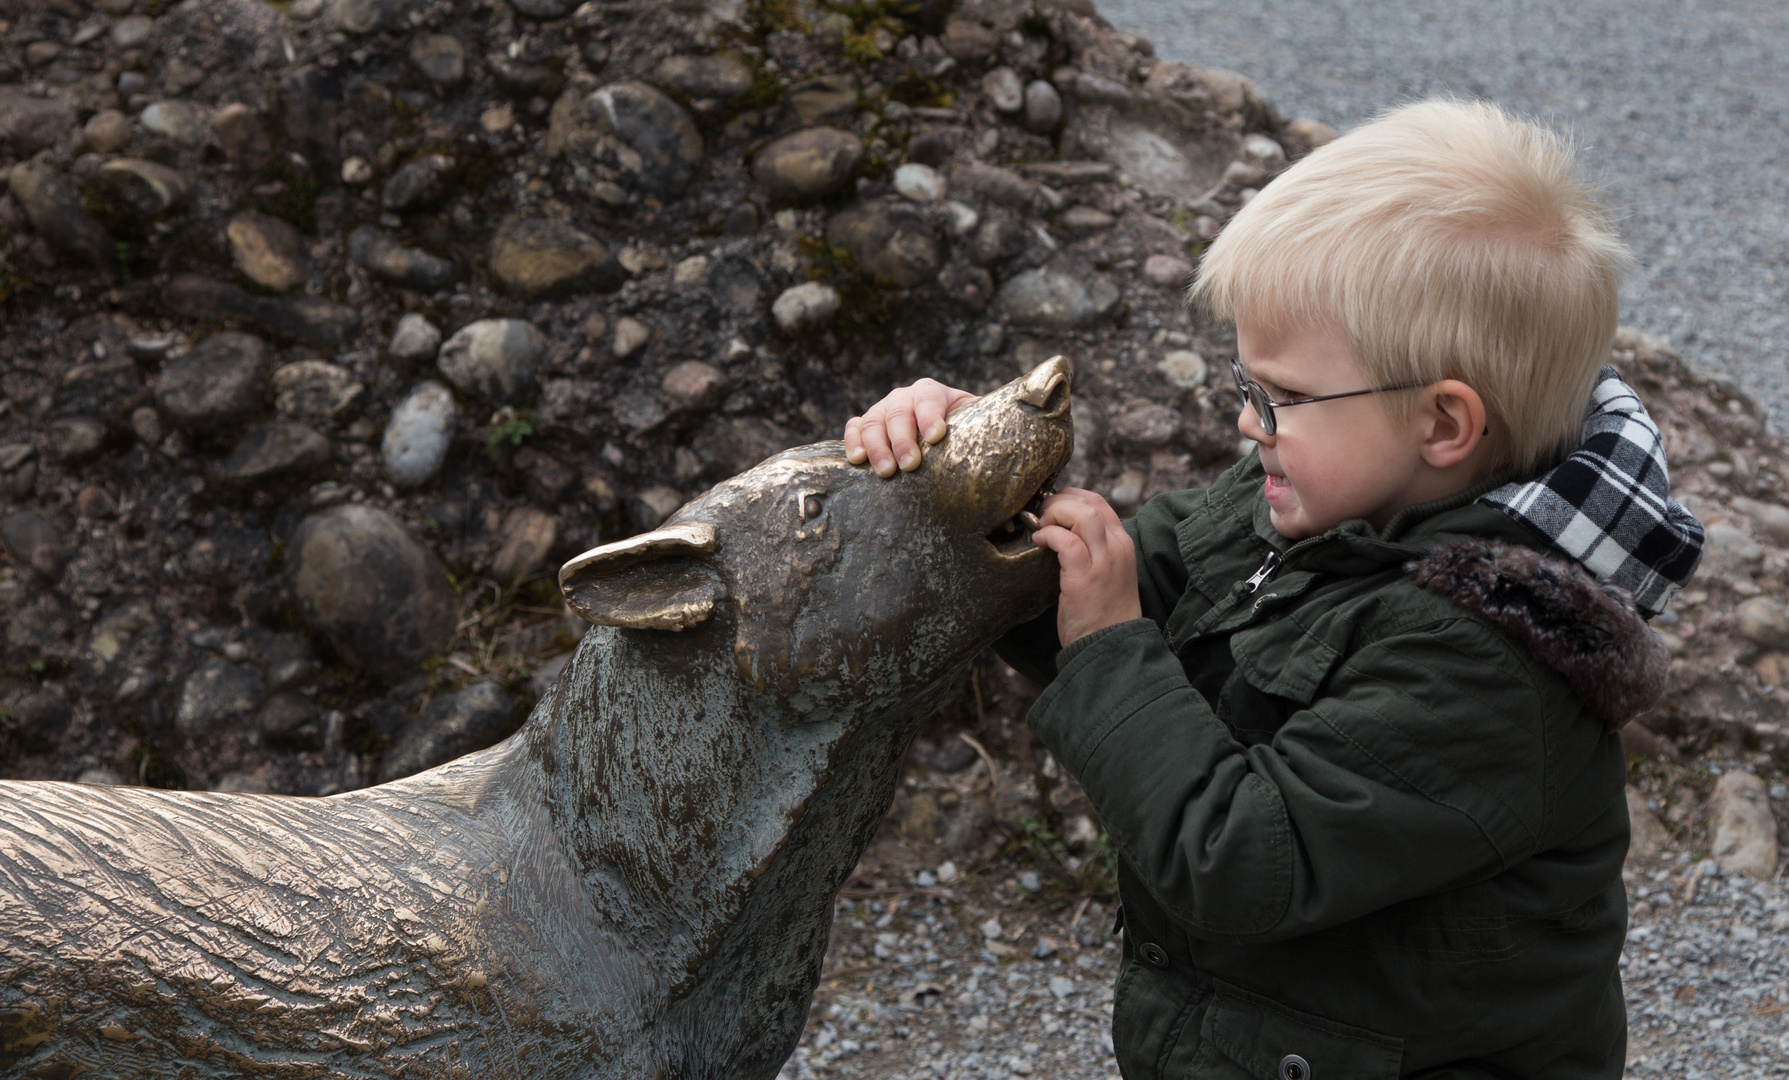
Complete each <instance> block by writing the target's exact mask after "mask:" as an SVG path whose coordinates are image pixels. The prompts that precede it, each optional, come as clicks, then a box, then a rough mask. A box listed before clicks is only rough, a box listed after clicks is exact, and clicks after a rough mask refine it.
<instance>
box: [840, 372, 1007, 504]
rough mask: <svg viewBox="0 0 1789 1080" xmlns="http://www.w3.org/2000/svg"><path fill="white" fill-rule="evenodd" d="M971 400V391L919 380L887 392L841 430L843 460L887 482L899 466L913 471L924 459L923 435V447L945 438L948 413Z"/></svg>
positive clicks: (934, 380) (936, 381)
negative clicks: (866, 466) (865, 465)
mask: <svg viewBox="0 0 1789 1080" xmlns="http://www.w3.org/2000/svg"><path fill="white" fill-rule="evenodd" d="M974 400H975V395H974V394H971V393H970V392H969V391H967V390H956V389H952V388H951V387H948V386H946V385H944V384H943V383H941V382H939V381H938V380H936V379H921V380H919V381H918V382H916V383H914V384H913V385H912V386H903V387H901V388H900V389H898V390H893V391H890V393H889V395H888V396H887V397H885V398H883V399H882V400H881V401H878V402H876V404H874V405H871V406H870V408H869V411H867V412H865V413H864V414H863V415H862V416H853V417H852V418H851V420H850V422H849V423H847V424H846V425H845V460H846V461H849V462H850V463H851V464H853V465H862V464H863V463H864V462H866V461H867V462H869V463H870V467H871V468H873V469H875V470H876V475H877V476H880V477H882V478H883V479H885V480H886V479H887V478H889V477H891V476H893V475H894V474H895V466H896V464H897V463H898V464H899V466H900V468H901V469H902V471H904V472H912V471H913V470H914V469H917V468H919V463H920V461H921V460H922V458H923V457H924V454H925V452H924V450H922V449H921V447H920V443H919V440H920V438H921V437H922V435H923V437H924V439H925V442H926V445H927V446H930V445H931V444H933V443H935V442H937V441H938V440H940V439H942V438H944V433H945V431H946V430H948V426H947V425H946V423H945V419H944V418H945V416H946V414H948V413H949V412H950V411H951V410H952V409H954V408H956V407H957V406H958V405H961V404H962V403H963V402H965V401H974Z"/></svg>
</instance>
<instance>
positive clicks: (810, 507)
mask: <svg viewBox="0 0 1789 1080" xmlns="http://www.w3.org/2000/svg"><path fill="white" fill-rule="evenodd" d="M825 511H826V496H825V495H824V494H821V493H820V492H815V493H813V494H811V495H803V496H802V497H801V520H803V521H812V520H814V519H815V518H817V517H819V516H820V515H821V514H822V513H824V512H825Z"/></svg>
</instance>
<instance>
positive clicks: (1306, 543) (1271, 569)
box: [1243, 536, 1325, 611]
mask: <svg viewBox="0 0 1789 1080" xmlns="http://www.w3.org/2000/svg"><path fill="white" fill-rule="evenodd" d="M1324 539H1325V537H1324V536H1311V537H1306V538H1305V539H1303V540H1300V541H1299V542H1298V543H1296V544H1293V545H1292V546H1291V547H1289V548H1287V549H1286V553H1285V554H1284V555H1282V554H1280V553H1279V552H1277V551H1270V552H1268V553H1267V558H1266V559H1264V560H1262V562H1261V569H1259V570H1257V571H1255V573H1254V576H1253V577H1251V578H1249V579H1248V580H1247V581H1245V582H1243V584H1244V585H1247V586H1248V591H1249V592H1250V593H1251V594H1252V593H1254V592H1257V591H1259V590H1260V588H1261V586H1263V585H1265V584H1267V583H1268V582H1269V581H1271V580H1273V576H1274V575H1275V574H1277V573H1279V572H1280V568H1281V567H1283V566H1285V565H1286V560H1287V559H1289V558H1291V557H1292V556H1294V555H1296V554H1298V553H1299V552H1300V551H1303V550H1304V549H1305V548H1308V547H1315V546H1317V545H1318V544H1321V543H1322V542H1323V541H1324ZM1272 597H1273V594H1272V593H1268V594H1267V595H1266V596H1263V597H1261V598H1260V599H1259V600H1256V601H1255V610H1256V611H1260V610H1261V605H1262V604H1264V603H1266V602H1267V601H1268V600H1270V599H1272Z"/></svg>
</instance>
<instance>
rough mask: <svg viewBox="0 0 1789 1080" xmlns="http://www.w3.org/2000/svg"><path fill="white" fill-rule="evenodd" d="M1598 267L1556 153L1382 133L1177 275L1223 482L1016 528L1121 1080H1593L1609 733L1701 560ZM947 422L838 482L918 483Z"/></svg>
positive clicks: (1617, 914)
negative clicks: (1115, 854) (1106, 852)
mask: <svg viewBox="0 0 1789 1080" xmlns="http://www.w3.org/2000/svg"><path fill="white" fill-rule="evenodd" d="M1626 261H1627V257H1626V254H1625V252H1624V250H1623V248H1622V246H1621V243H1620V241H1619V240H1618V239H1617V238H1616V236H1615V234H1614V231H1613V229H1612V227H1611V225H1610V223H1609V220H1608V218H1607V216H1606V215H1605V214H1604V212H1603V211H1602V210H1600V209H1599V207H1598V204H1597V201H1596V193H1595V191H1594V190H1593V189H1591V188H1590V187H1588V186H1587V185H1586V184H1584V183H1583V182H1581V181H1579V180H1578V179H1576V178H1575V176H1574V175H1573V171H1572V160H1571V154H1570V151H1569V149H1568V148H1566V147H1564V146H1563V145H1562V144H1561V143H1560V141H1559V140H1558V139H1556V138H1555V137H1554V136H1552V135H1551V134H1550V133H1548V132H1546V131H1545V130H1543V129H1540V128H1537V127H1535V126H1533V125H1530V124H1526V123H1522V122H1519V121H1516V120H1514V119H1511V118H1510V117H1508V116H1507V115H1505V114H1504V113H1502V112H1501V111H1499V110H1498V109H1496V108H1495V107H1493V106H1490V105H1485V104H1469V103H1462V102H1451V101H1442V102H1426V103H1422V104H1417V105H1411V106H1407V107H1405V108H1402V109H1398V110H1396V111H1393V112H1391V113H1389V114H1387V115H1386V116H1385V117H1383V118H1382V119H1380V120H1378V121H1376V122H1374V123H1371V124H1368V125H1365V126H1363V127H1361V128H1358V129H1356V130H1354V131H1352V132H1350V133H1349V134H1347V135H1345V136H1343V137H1342V138H1340V139H1338V140H1337V141H1335V142H1334V143H1332V144H1330V145H1329V146H1327V147H1324V148H1322V149H1320V150H1318V151H1316V152H1315V153H1313V154H1311V155H1310V156H1308V157H1306V158H1305V159H1303V160H1302V161H1300V162H1299V163H1298V164H1296V165H1294V166H1293V167H1292V168H1291V169H1289V170H1287V172H1286V173H1284V174H1283V175H1282V176H1281V177H1279V178H1278V179H1277V180H1275V181H1274V182H1273V183H1272V184H1271V185H1269V186H1268V187H1267V188H1265V189H1264V190H1263V191H1262V192H1261V194H1260V195H1259V196H1258V197H1257V198H1255V199H1254V200H1253V201H1252V202H1251V203H1249V205H1248V206H1246V207H1245V208H1244V209H1243V210H1242V211H1241V212H1240V213H1239V214H1237V215H1236V217H1235V218H1234V219H1232V221H1231V222H1230V223H1229V225H1228V226H1227V227H1226V229H1225V231H1224V233H1223V235H1222V236H1221V237H1220V238H1219V239H1218V240H1217V242H1216V243H1214V244H1213V245H1212V247H1211V249H1210V250H1209V251H1208V252H1207V253H1206V255H1205V258H1204V260H1203V263H1202V265H1201V267H1200V272H1199V277H1198V281H1197V284H1196V285H1195V286H1194V288H1193V298H1194V300H1195V301H1196V302H1197V303H1199V304H1200V305H1201V306H1202V307H1204V308H1205V309H1206V310H1207V311H1208V312H1210V313H1211V314H1213V315H1214V316H1216V317H1218V318H1222V319H1226V320H1229V321H1233V322H1234V324H1235V326H1236V330H1237V354H1238V362H1237V364H1236V367H1235V378H1236V381H1237V385H1238V389H1239V391H1240V393H1241V395H1242V402H1243V405H1242V409H1241V413H1240V415H1239V417H1238V420H1237V425H1238V427H1239V428H1240V429H1241V431H1242V432H1243V434H1244V435H1245V436H1247V437H1248V438H1249V439H1250V440H1252V441H1253V442H1254V443H1255V445H1256V448H1257V452H1256V453H1253V454H1251V455H1250V456H1249V457H1248V458H1247V459H1245V460H1244V461H1243V462H1241V463H1240V464H1238V465H1237V466H1236V467H1235V468H1233V469H1232V470H1230V471H1229V472H1228V473H1227V474H1225V475H1224V476H1223V477H1222V478H1220V479H1219V480H1218V481H1217V482H1216V483H1215V484H1213V485H1212V486H1211V487H1209V488H1206V489H1204V490H1199V491H1183V492H1174V493H1171V494H1168V495H1164V496H1161V497H1159V498H1157V499H1154V500H1152V501H1151V502H1149V503H1148V504H1147V505H1145V506H1144V507H1143V509H1142V510H1141V511H1140V512H1139V513H1138V515H1137V517H1136V518H1135V519H1134V520H1132V521H1129V522H1120V521H1119V519H1118V517H1117V515H1116V514H1115V513H1114V512H1113V511H1112V509H1111V507H1110V506H1108V505H1107V504H1106V503H1105V501H1104V500H1103V499H1101V498H1100V497H1099V496H1098V495H1096V494H1094V493H1093V492H1090V491H1081V490H1074V489H1071V490H1066V491H1063V492H1061V493H1060V494H1058V495H1056V496H1054V497H1053V498H1051V499H1050V500H1048V501H1047V502H1046V503H1045V505H1044V510H1043V514H1042V516H1041V517H1042V526H1041V527H1040V528H1039V529H1038V530H1037V532H1036V533H1035V534H1034V540H1035V542H1036V543H1038V544H1040V545H1042V546H1045V547H1048V548H1051V549H1052V550H1054V551H1055V552H1056V553H1057V555H1058V557H1059V561H1060V566H1061V597H1060V602H1059V604H1058V606H1057V608H1056V610H1055V611H1054V612H1053V613H1052V614H1051V615H1050V616H1046V617H1045V619H1043V620H1040V621H1039V622H1036V623H1033V624H1030V625H1028V626H1024V627H1020V628H1019V629H1017V630H1015V631H1014V632H1013V633H1012V634H1011V635H1009V636H1008V637H1007V639H1006V640H1005V641H1004V642H1003V643H1002V653H1003V655H1005V656H1006V657H1007V659H1008V660H1009V661H1010V662H1012V663H1013V664H1014V665H1015V666H1016V667H1018V668H1019V669H1020V670H1021V671H1024V672H1025V673H1026V674H1028V675H1030V676H1031V677H1033V678H1034V679H1036V680H1037V681H1038V682H1040V683H1048V686H1047V688H1046V689H1045V691H1044V693H1043V695H1042V696H1041V697H1040V698H1039V699H1038V702H1037V704H1036V706H1035V707H1034V708H1033V710H1032V713H1031V717H1030V721H1031V724H1032V726H1033V727H1034V729H1035V730H1036V731H1037V733H1038V735H1039V736H1040V738H1041V739H1042V740H1043V741H1044V742H1045V743H1046V745H1048V746H1049V747H1050V748H1051V750H1052V751H1054V752H1055V754H1056V756H1057V757H1058V758H1059V759H1060V760H1061V761H1062V762H1063V764H1064V765H1065V766H1067V767H1068V768H1069V769H1070V770H1071V771H1072V772H1073V773H1074V774H1075V775H1076V776H1077V777H1078V778H1079V779H1080V781H1081V783H1082V785H1083V787H1084V788H1085V789H1086V791H1087V793H1088V795H1089V796H1090V797H1091V798H1092V799H1093V801H1094V803H1095V805H1096V806H1097V807H1098V809H1099V812H1100V816H1101V820H1102V822H1103V823H1104V825H1105V826H1106V829H1107V831H1108V833H1109V834H1110V836H1111V838H1112V841H1113V843H1114V844H1115V845H1116V847H1117V849H1118V851H1119V855H1120V878H1119V889H1120V893H1121V898H1122V901H1123V908H1122V920H1123V925H1124V945H1125V948H1124V956H1125V961H1124V964H1123V967H1122V970H1121V973H1120V975H1119V979H1118V985H1117V992H1116V1001H1115V1005H1114V1016H1113V1041H1114V1044H1115V1045H1116V1047H1117V1054H1118V1060H1119V1064H1120V1066H1121V1068H1122V1070H1123V1072H1124V1074H1125V1076H1126V1077H1128V1078H1130V1080H1140V1078H1144V1077H1201V1078H1206V1077H1209V1078H1218V1077H1224V1078H1241V1077H1256V1078H1262V1080H1268V1078H1273V1077H1279V1078H1281V1080H1342V1078H1349V1080H1378V1078H1390V1077H1398V1076H1422V1077H1432V1078H1440V1077H1449V1078H1456V1077H1458V1078H1464V1077H1483V1078H1487V1080H1488V1078H1492V1077H1497V1078H1508V1077H1536V1078H1538V1077H1562V1078H1563V1077H1611V1078H1612V1077H1617V1076H1619V1075H1620V1074H1621V1071H1622V1067H1623V1049H1624V1046H1625V1039H1626V1020H1625V1009H1624V1005H1623V1000H1622V995H1621V984H1620V978H1619V974H1618V971H1617V961H1618V958H1619V955H1620V951H1621V945H1622V941H1623V937H1624V933H1625V927H1626V898H1625V894H1624V892H1623V890H1622V885H1621V878H1620V870H1621V864H1622V859H1623V856H1624V854H1625V851H1626V848H1627V838H1628V823H1627V814H1626V807H1625V802H1624V800H1623V797H1622V790H1623V783H1624V779H1625V762H1624V759H1623V755H1622V751H1621V747H1620V743H1619V740H1618V739H1617V737H1616V736H1615V735H1614V734H1613V733H1614V732H1615V730H1616V729H1617V728H1618V727H1619V726H1620V725H1621V724H1623V723H1625V722H1626V721H1627V720H1628V719H1629V718H1631V717H1632V716H1633V715H1635V714H1636V713H1637V712H1639V711H1642V710H1644V709H1645V708H1646V707H1647V706H1648V705H1649V704H1650V702H1651V701H1652V700H1653V699H1654V698H1655V697H1656V696H1657V694H1658V692H1659V690H1660V688H1661V686H1662V680H1663V674H1664V656H1663V653H1662V651H1661V650H1660V648H1659V646H1658V644H1657V640H1656V638H1655V637H1654V636H1653V635H1652V634H1651V632H1650V631H1649V630H1648V629H1647V627H1646V626H1645V624H1644V622H1643V620H1642V616H1643V615H1649V614H1652V613H1655V612H1656V611H1658V610H1661V609H1662V607H1663V605H1664V603H1665V602H1666V600H1667V599H1668V598H1669V596H1670V594H1671V593H1672V592H1673V591H1674V590H1675V589H1676V588H1677V587H1679V586H1681V585H1682V583H1683V582H1684V581H1685V580H1687V578H1688V576H1689V573H1690V572H1691V571H1692V570H1693V568H1694V566H1695V562H1696V559H1697V557H1698V555H1699V552H1700V541H1701V532H1700V527H1699V526H1698V525H1697V524H1696V523H1695V521H1694V519H1693V518H1690V517H1689V516H1688V515H1687V514H1685V513H1684V512H1683V511H1682V508H1681V507H1679V506H1677V504H1675V503H1674V502H1672V501H1671V500H1670V499H1669V496H1668V492H1667V490H1666V489H1667V480H1666V476H1665V472H1664V461H1663V453H1662V450H1661V449H1660V446H1659V443H1658V437H1657V430H1656V428H1654V427H1653V426H1652V425H1651V423H1650V421H1649V420H1647V419H1646V416H1645V411H1644V409H1642V408H1641V407H1640V406H1639V403H1638V401H1637V399H1635V398H1633V396H1632V394H1631V392H1629V391H1627V389H1626V387H1625V386H1623V385H1622V384H1621V382H1620V380H1619V378H1618V377H1615V376H1614V374H1613V372H1612V371H1605V370H1603V369H1602V360H1603V357H1604V356H1605V355H1606V353H1607V350H1608V345H1609V340H1610V338H1611V336H1612V334H1613V331H1614V328H1615V318H1616V308H1617V299H1616V293H1617V287H1618V284H1619V277H1620V273H1621V270H1622V268H1623V266H1624V265H1625V263H1626ZM968 396H969V395H967V394H964V393H962V392H961V391H955V390H951V389H950V388H948V387H945V386H942V385H941V384H938V383H935V382H932V381H930V380H925V381H922V382H921V383H919V384H916V385H915V386H913V387H910V388H907V389H904V390H897V391H895V392H894V393H892V394H891V395H889V397H888V398H886V399H884V401H883V402H881V403H880V404H878V405H877V406H876V407H875V408H873V409H871V410H870V411H869V412H868V413H866V415H865V416H864V417H861V418H858V419H854V420H853V421H852V422H851V425H850V426H849V427H848V428H847V431H846V444H847V452H848V453H849V454H850V455H851V456H852V459H853V460H854V461H858V462H862V463H868V464H870V465H871V466H873V467H874V468H875V469H876V470H877V471H878V472H879V473H881V474H882V475H884V476H892V475H895V473H896V472H897V470H898V469H900V468H907V469H910V468H917V467H919V465H920V464H921V461H922V458H923V450H922V440H921V436H922V433H923V440H924V442H935V441H937V440H938V439H939V438H942V437H943V435H944V433H945V424H946V416H947V414H948V412H949V410H950V409H951V407H953V406H954V405H955V404H956V403H957V402H959V401H961V400H963V399H964V398H967V397H968ZM1587 402H1588V403H1589V405H1588V408H1587V404H1586V403H1587ZM1059 647H1060V652H1058V648H1059Z"/></svg>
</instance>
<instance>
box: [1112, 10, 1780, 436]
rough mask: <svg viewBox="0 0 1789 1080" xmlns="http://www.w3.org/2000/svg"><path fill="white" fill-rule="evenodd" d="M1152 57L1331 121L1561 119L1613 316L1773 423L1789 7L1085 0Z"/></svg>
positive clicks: (1777, 375) (1288, 109) (1777, 418)
mask: <svg viewBox="0 0 1789 1080" xmlns="http://www.w3.org/2000/svg"><path fill="white" fill-rule="evenodd" d="M1098 2H1099V8H1100V12H1101V14H1103V15H1105V16H1106V18H1108V19H1110V20H1111V21H1112V22H1113V24H1115V25H1116V26H1118V27H1119V28H1121V29H1124V30H1129V31H1132V32H1133V33H1137V34H1140V35H1142V36H1144V37H1146V38H1148V39H1149V40H1150V41H1152V42H1154V44H1155V47H1156V53H1157V55H1158V56H1161V57H1163V58H1166V59H1172V60H1183V61H1187V62H1191V63H1198V64H1206V65H1210V66H1215V67H1225V68H1230V69H1232V70H1235V71H1239V72H1242V73H1243V74H1245V75H1247V76H1249V77H1250V78H1251V79H1253V80H1254V81H1255V83H1256V85H1257V86H1259V87H1260V88H1261V90H1262V91H1263V92H1264V93H1265V94H1266V95H1267V97H1268V98H1269V99H1270V100H1272V101H1273V102H1274V103H1275V104H1276V105H1277V106H1278V107H1279V108H1280V109H1281V111H1283V112H1286V113H1287V114H1289V115H1294V116H1298V115H1304V116H1313V117H1316V118H1318V119H1321V120H1325V121H1328V122H1329V123H1331V124H1334V125H1335V126H1336V127H1338V128H1342V129H1346V128H1347V127H1349V126H1352V125H1354V124H1358V123H1360V122H1361V121H1363V120H1366V119H1369V118H1370V117H1372V116H1373V115H1374V114H1375V113H1376V112H1378V111H1379V110H1381V109H1383V108H1385V107H1386V106H1388V105H1393V104H1396V103H1398V102H1401V101H1407V100H1410V99H1412V98H1417V97H1422V96H1427V95H1431V94H1436V93H1443V92H1450V91H1451V92H1454V93H1460V94H1467V95H1478V96H1484V97H1487V98H1490V99H1492V100H1495V101H1497V102H1499V103H1501V104H1503V105H1505V106H1508V107H1511V108H1514V109H1517V110H1520V111H1522V112H1525V113H1528V114H1530V115H1533V116H1537V117H1539V118H1542V119H1544V120H1547V121H1548V122H1549V123H1552V124H1554V125H1557V126H1560V127H1568V128H1570V129H1572V130H1574V131H1575V132H1576V133H1577V134H1578V136H1579V137H1580V139H1581V140H1582V142H1583V143H1584V144H1585V146H1586V147H1587V151H1588V152H1587V154H1586V155H1585V156H1586V160H1587V161H1588V162H1589V163H1590V165H1591V166H1592V168H1593V169H1594V170H1596V171H1597V173H1598V174H1599V175H1600V176H1601V177H1602V178H1603V182H1604V183H1605V184H1606V185H1608V186H1609V187H1610V188H1611V189H1612V190H1613V191H1614V192H1615V194H1616V196H1617V198H1618V200H1619V203H1620V208H1621V212H1622V216H1623V221H1624V230H1625V233H1626V236H1627V239H1628V243H1629V244H1630V245H1631V246H1632V248H1633V250H1634V254H1635V256H1636V257H1637V258H1638V260H1639V263H1640V266H1639V269H1638V271H1637V272H1636V273H1635V274H1634V275H1633V277H1632V279H1631V281H1630V283H1629V285H1628V287H1627V289H1626V290H1625V293H1624V297H1623V299H1624V312H1623V321H1625V322H1628V323H1631V324H1633V325H1636V326H1639V327H1642V328H1644V329H1647V330H1650V331H1652V332H1654V333H1659V334H1663V335H1665V336H1666V337H1667V338H1669V339H1670V341H1671V342H1672V344H1674V345H1676V346H1677V347H1678V348H1679V349H1680V350H1681V351H1682V352H1683V353H1684V355H1685V356H1687V357H1693V358H1694V359H1696V360H1698V361H1700V362H1702V363H1704V364H1707V365H1709V366H1711V367H1713V368H1715V369H1716V370H1719V371H1722V372H1724V373H1726V374H1728V375H1731V376H1733V377H1734V378H1736V379H1738V380H1739V382H1740V384H1741V385H1742V386H1743V387H1744V388H1745V389H1746V390H1747V391H1749V392H1750V393H1752V394H1753V395H1755V396H1757V397H1758V398H1760V399H1761V400H1763V401H1765V402H1766V403H1767V404H1768V405H1769V407H1770V410H1771V414H1772V418H1773V421H1774V423H1775V424H1776V426H1777V427H1778V428H1779V429H1782V428H1789V379H1786V378H1785V377H1784V372H1785V360H1786V359H1789V303H1785V301H1786V299H1789V297H1786V295H1785V293H1786V292H1789V170H1786V169H1785V164H1786V159H1789V134H1786V130H1785V125H1786V123H1789V5H1785V4H1784V3H1783V2H1782V0H1575V2H1573V3H1570V4H1564V3H1559V2H1558V0H1471V2H1464V0H1427V2H1424V0H1098Z"/></svg>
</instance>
